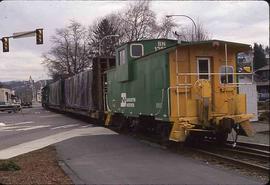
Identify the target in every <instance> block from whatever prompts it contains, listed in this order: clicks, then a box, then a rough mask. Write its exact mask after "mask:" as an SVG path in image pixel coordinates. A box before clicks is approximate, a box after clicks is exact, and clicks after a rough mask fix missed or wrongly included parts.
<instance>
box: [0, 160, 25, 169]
mask: <svg viewBox="0 0 270 185" xmlns="http://www.w3.org/2000/svg"><path fill="white" fill-rule="evenodd" d="M20 169H21V168H20V166H18V165H17V164H16V163H15V162H14V161H0V171H17V170H20Z"/></svg>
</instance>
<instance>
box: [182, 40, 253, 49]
mask: <svg viewBox="0 0 270 185" xmlns="http://www.w3.org/2000/svg"><path fill="white" fill-rule="evenodd" d="M213 42H219V43H220V44H228V45H233V46H238V47H250V45H248V44H243V43H238V42H230V41H225V40H215V39H214V40H204V41H195V42H183V43H180V44H178V45H181V46H187V45H189V46H191V45H200V44H213Z"/></svg>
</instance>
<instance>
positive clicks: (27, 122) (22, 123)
mask: <svg viewBox="0 0 270 185" xmlns="http://www.w3.org/2000/svg"><path fill="white" fill-rule="evenodd" d="M29 123H34V122H33V121H25V122H19V123H11V124H8V125H25V124H29Z"/></svg>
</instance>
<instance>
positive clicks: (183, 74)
mask: <svg viewBox="0 0 270 185" xmlns="http://www.w3.org/2000/svg"><path fill="white" fill-rule="evenodd" d="M248 50H250V46H249V45H246V44H241V43H234V42H227V41H221V40H209V41H201V42H190V43H189V42H182V43H178V41H176V40H169V39H152V40H142V41H134V42H128V43H125V44H124V45H122V46H120V47H119V48H117V49H116V59H115V67H113V68H111V67H112V66H114V65H110V66H107V68H106V69H105V70H103V71H105V73H104V76H103V75H99V77H98V76H97V75H95V74H94V75H93V74H92V78H96V80H94V81H93V80H92V81H91V80H89V79H88V78H89V74H88V75H83V74H78V75H81V77H78V75H75V77H71V79H73V82H71V81H72V80H67V79H66V80H62V84H63V85H62V86H61V85H60V86H61V87H59V89H61V90H58V91H57V92H58V93H60V94H61V95H62V96H63V97H62V99H61V98H60V99H59V102H60V104H61V105H62V106H60V104H59V105H58V107H59V108H60V109H61V110H64V111H70V110H73V112H76V111H78V113H80V110H79V109H78V106H77V105H76V104H74V103H70V101H72V100H71V99H72V98H74V97H72V96H71V95H67V93H66V91H69V92H71V91H77V93H76V95H75V97H77V96H81V97H80V98H82V97H85V98H88V100H89V101H88V100H87V101H82V100H81V101H82V102H84V103H85V105H84V106H85V110H84V111H83V112H84V113H85V115H88V116H90V117H96V118H100V119H104V122H105V125H107V126H109V125H110V124H119V125H120V126H121V127H125V128H136V129H138V128H139V129H148V130H154V131H155V132H157V133H159V134H160V135H162V136H164V137H168V138H169V139H170V140H172V141H176V142H183V141H185V140H186V139H187V138H188V137H195V136H203V137H204V136H208V137H214V138H216V139H218V140H220V141H225V140H226V138H227V136H228V133H230V132H231V131H232V130H233V129H234V130H235V131H236V132H237V133H238V134H240V135H245V136H251V135H252V134H253V130H252V128H251V126H250V123H249V120H250V118H251V117H252V115H250V114H247V113H246V97H245V95H244V94H239V91H238V85H239V83H238V77H239V76H240V75H251V74H252V73H241V74H239V73H237V72H236V67H237V58H236V57H237V54H238V53H239V52H245V51H248ZM97 64H99V65H101V64H100V63H97ZM93 69H94V68H93ZM103 71H102V72H103ZM102 72H100V71H99V74H101V73H102ZM89 73H91V72H89ZM90 76H91V75H90ZM75 78H78V79H81V80H82V81H80V80H77V82H75V81H76V80H75ZM87 79H88V80H87ZM74 80H75V81H74ZM93 82H94V83H96V86H97V87H98V88H94V89H93V86H92V85H91V83H93ZM56 83H58V82H56ZM72 83H75V84H76V83H77V84H80V85H79V86H80V87H79V88H78V89H79V90H78V89H77V90H76V87H74V86H73V85H70V84H72ZM88 83H89V84H90V85H88ZM68 84H69V85H68ZM53 86H54V84H51V85H48V87H45V88H44V94H43V96H44V100H46V101H47V103H45V104H46V105H45V104H44V105H45V106H48V107H53V106H52V104H51V102H50V95H49V96H48V91H49V90H48V88H49V89H50V88H54V87H53ZM67 86H68V87H67ZM46 88H47V90H46ZM84 89H88V91H89V92H90V91H92V92H93V90H94V91H95V90H97V89H99V91H96V92H95V93H89V92H85V90H84ZM53 94H55V95H56V94H57V93H53ZM82 94H84V95H82ZM52 96H54V95H52ZM91 99H92V100H91ZM97 100H98V101H97ZM91 101H93V102H94V101H97V103H96V104H93V105H92V104H91ZM90 104H91V105H90ZM79 107H81V106H79ZM95 113H98V114H95ZM104 115H105V116H104Z"/></svg>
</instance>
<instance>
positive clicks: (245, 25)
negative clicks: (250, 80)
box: [0, 1, 269, 81]
mask: <svg viewBox="0 0 270 185" xmlns="http://www.w3.org/2000/svg"><path fill="white" fill-rule="evenodd" d="M128 3H129V2H126V1H38V2H36V1H4V2H0V38H2V37H4V36H11V35H12V34H13V33H14V32H21V31H31V30H35V29H36V28H44V44H43V45H36V44H35V38H34V37H32V38H31V37H29V38H23V39H16V40H15V39H10V52H8V53H3V52H2V46H0V81H9V80H28V79H29V76H30V75H31V76H32V78H33V79H34V80H35V81H37V80H40V79H45V78H48V75H47V71H46V67H45V66H43V65H42V64H41V62H42V58H41V55H42V53H44V52H46V51H48V50H49V48H50V46H51V42H50V37H51V36H52V35H53V34H54V32H55V29H56V28H62V27H64V26H66V25H67V24H68V23H69V21H70V20H72V19H74V20H77V21H79V22H81V23H82V24H83V25H85V26H89V25H91V24H92V23H93V22H95V21H96V20H97V19H98V18H101V17H102V16H105V15H107V14H110V13H112V12H117V11H121V10H123V9H124V8H125V6H126V5H127V4H128ZM151 9H152V10H153V11H154V12H155V13H156V15H157V17H158V18H159V19H160V18H162V17H164V16H165V15H167V14H185V15H188V16H190V17H192V18H193V19H200V21H201V22H202V23H203V24H204V26H205V28H206V29H207V30H208V32H209V33H210V34H211V36H212V38H213V39H220V40H227V41H233V42H241V43H246V44H251V45H252V44H253V43H254V42H257V43H261V44H263V45H264V46H266V45H269V7H268V4H267V3H266V2H264V1H227V2H226V1H153V2H152V5H151ZM174 20H175V21H176V22H177V23H179V24H181V25H184V24H186V25H188V24H190V25H191V22H189V20H188V19H186V18H184V17H175V18H174ZM1 45H2V43H1Z"/></svg>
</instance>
